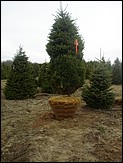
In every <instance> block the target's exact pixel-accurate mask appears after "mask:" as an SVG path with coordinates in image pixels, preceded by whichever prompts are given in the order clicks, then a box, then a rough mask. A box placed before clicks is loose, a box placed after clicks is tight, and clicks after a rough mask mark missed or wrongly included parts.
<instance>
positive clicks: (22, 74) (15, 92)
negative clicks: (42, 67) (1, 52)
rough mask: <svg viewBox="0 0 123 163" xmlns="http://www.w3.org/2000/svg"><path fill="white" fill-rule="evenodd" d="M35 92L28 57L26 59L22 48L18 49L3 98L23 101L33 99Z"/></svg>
mask: <svg viewBox="0 0 123 163" xmlns="http://www.w3.org/2000/svg"><path fill="white" fill-rule="evenodd" d="M36 91H37V90H36V85H35V81H34V76H33V73H32V68H31V65H30V63H29V62H28V57H26V55H25V52H23V49H22V47H19V51H18V53H17V55H16V56H15V58H14V61H13V63H12V67H11V71H10V75H9V77H8V80H7V83H6V86H5V89H4V93H5V97H6V99H9V100H23V99H27V98H31V97H33V96H34V95H35V93H36Z"/></svg>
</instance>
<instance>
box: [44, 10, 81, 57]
mask: <svg viewBox="0 0 123 163" xmlns="http://www.w3.org/2000/svg"><path fill="white" fill-rule="evenodd" d="M55 17H56V18H55V23H54V24H53V26H52V29H51V33H50V34H49V41H48V43H47V45H46V51H47V53H48V54H49V56H50V57H51V59H53V58H56V57H57V56H59V55H76V47H75V45H74V43H75V40H76V39H77V40H78V53H77V56H78V57H79V58H81V59H82V58H83V49H84V41H83V40H82V37H81V36H80V35H79V34H78V27H77V26H76V24H75V22H74V20H72V19H71V16H70V14H69V13H68V12H66V11H63V10H60V11H59V12H57V16H55Z"/></svg>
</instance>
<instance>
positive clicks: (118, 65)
mask: <svg viewBox="0 0 123 163" xmlns="http://www.w3.org/2000/svg"><path fill="white" fill-rule="evenodd" d="M112 69H113V70H112V73H113V78H112V83H113V84H122V62H120V61H119V59H118V58H116V60H115V61H114V64H113V66H112Z"/></svg>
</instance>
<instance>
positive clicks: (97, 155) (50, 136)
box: [1, 81, 122, 162]
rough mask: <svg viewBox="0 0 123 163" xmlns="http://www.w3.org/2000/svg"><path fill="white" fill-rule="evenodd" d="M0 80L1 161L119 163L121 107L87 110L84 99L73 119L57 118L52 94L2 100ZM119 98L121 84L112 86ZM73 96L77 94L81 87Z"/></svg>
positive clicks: (120, 152) (120, 157) (120, 156)
mask: <svg viewBox="0 0 123 163" xmlns="http://www.w3.org/2000/svg"><path fill="white" fill-rule="evenodd" d="M5 82H6V81H1V162H27V161H29V162H121V161H122V107H121V105H114V106H113V108H112V110H110V111H101V110H98V111H92V110H89V109H88V108H87V107H86V106H85V103H84V101H81V105H80V107H79V108H78V110H77V112H76V114H75V116H74V117H73V118H69V119H64V120H62V121H58V120H56V119H55V117H54V114H53V112H52V110H51V108H50V106H49V104H48V99H49V98H50V97H51V96H53V95H47V96H45V95H42V94H39V95H37V96H36V97H35V98H34V99H27V100H16V101H15V100H6V99H5V97H4V94H3V88H4V86H5ZM112 88H113V91H114V92H115V93H116V98H120V99H122V86H121V85H120V86H115V85H113V86H112ZM73 96H77V97H81V89H78V90H77V91H76V92H75V93H74V95H73Z"/></svg>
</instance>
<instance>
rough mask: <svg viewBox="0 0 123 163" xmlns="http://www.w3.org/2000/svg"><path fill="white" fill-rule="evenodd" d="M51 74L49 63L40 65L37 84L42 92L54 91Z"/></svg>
mask: <svg viewBox="0 0 123 163" xmlns="http://www.w3.org/2000/svg"><path fill="white" fill-rule="evenodd" d="M52 80H53V74H52V72H51V69H50V63H43V64H42V65H41V66H40V71H39V79H38V86H39V87H40V88H41V91H42V92H45V93H54V91H53V87H52Z"/></svg>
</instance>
